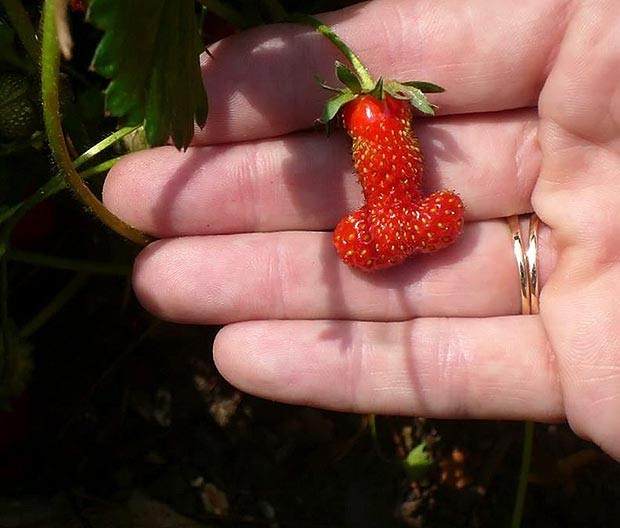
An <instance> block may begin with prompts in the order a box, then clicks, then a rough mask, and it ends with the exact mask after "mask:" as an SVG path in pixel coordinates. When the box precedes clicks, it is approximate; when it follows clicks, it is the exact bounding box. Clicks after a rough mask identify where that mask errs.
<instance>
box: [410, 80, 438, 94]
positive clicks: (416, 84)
mask: <svg viewBox="0 0 620 528" xmlns="http://www.w3.org/2000/svg"><path fill="white" fill-rule="evenodd" d="M400 84H403V85H405V86H411V87H413V88H417V89H418V90H420V91H421V92H424V93H442V92H445V91H446V89H445V88H442V87H441V86H439V85H437V84H433V83H430V82H426V81H407V82H404V83H400Z"/></svg>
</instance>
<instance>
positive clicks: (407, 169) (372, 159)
mask: <svg viewBox="0 0 620 528" xmlns="http://www.w3.org/2000/svg"><path fill="white" fill-rule="evenodd" d="M411 117H412V105H411V103H410V102H409V101H408V100H400V99H396V98H395V97H393V96H391V95H389V94H384V98H383V99H378V98H377V97H375V96H374V95H370V94H364V95H360V96H358V97H357V98H355V99H353V100H352V101H351V102H349V103H347V104H346V105H344V106H343V108H342V120H343V124H344V127H345V128H346V130H347V132H348V133H349V135H350V136H351V138H352V139H353V161H354V165H355V169H356V171H357V173H358V177H359V181H360V183H361V185H362V189H363V192H364V198H365V200H366V204H365V205H363V206H362V207H360V208H359V209H358V210H357V211H355V212H353V213H351V214H349V215H347V216H346V217H344V218H343V219H342V220H341V221H340V223H339V224H338V226H337V227H336V229H335V231H334V237H333V240H334V245H335V246H336V250H337V252H338V254H339V255H340V258H341V259H342V260H343V261H344V262H345V263H346V264H348V265H351V266H354V267H356V268H360V269H363V270H366V271H371V270H378V269H384V268H388V267H391V266H394V265H396V264H400V263H401V262H403V261H404V260H405V259H406V258H407V257H409V256H411V255H413V254H415V253H432V252H434V251H437V250H439V249H442V248H445V247H446V246H449V245H450V244H452V242H454V241H455V240H456V238H457V237H458V236H459V235H460V233H461V231H462V229H463V203H462V201H461V199H460V198H459V197H458V195H456V194H455V193H454V192H451V191H439V192H436V193H433V194H431V195H430V196H428V197H423V195H422V175H423V172H424V163H423V159H422V154H421V152H420V148H419V146H418V141H417V138H416V137H415V135H414V134H413V131H412V129H411Z"/></svg>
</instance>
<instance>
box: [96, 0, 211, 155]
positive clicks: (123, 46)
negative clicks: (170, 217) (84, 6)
mask: <svg viewBox="0 0 620 528" xmlns="http://www.w3.org/2000/svg"><path fill="white" fill-rule="evenodd" d="M88 18H89V19H90V21H91V22H92V23H93V24H94V25H95V26H97V27H99V28H101V29H103V30H104V31H105V34H104V36H103V39H102V40H101V42H100V44H99V47H98V48H97V51H96V52H95V57H94V60H93V66H94V68H95V70H96V71H97V72H98V73H100V74H101V75H103V76H105V77H107V78H109V79H111V82H110V84H109V86H108V88H107V90H106V105H107V109H108V111H109V112H110V113H111V114H112V115H114V116H117V117H122V118H124V121H125V124H127V125H137V124H140V123H141V122H142V121H144V123H145V130H146V136H147V139H148V142H149V143H150V144H151V145H160V144H163V143H165V142H166V141H167V139H168V138H169V137H171V138H172V141H173V142H174V144H175V146H176V147H177V148H187V146H188V145H189V144H190V141H191V139H192V136H193V134H194V122H196V123H197V124H198V125H199V126H200V127H203V126H204V125H205V122H206V119H207V112H208V102H207V96H206V93H205V91H204V87H203V85H202V77H201V72H200V62H199V55H200V52H201V51H202V44H201V42H200V38H199V33H198V27H197V21H196V15H195V11H194V2H193V0H93V2H92V3H91V5H90V8H89V11H88Z"/></svg>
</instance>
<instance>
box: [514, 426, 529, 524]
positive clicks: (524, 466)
mask: <svg viewBox="0 0 620 528" xmlns="http://www.w3.org/2000/svg"><path fill="white" fill-rule="evenodd" d="M533 443H534V422H532V421H527V422H525V426H524V435H523V452H522V455H521V469H520V471H519V484H518V485H517V494H516V497H515V507H514V511H513V513H512V522H511V523H510V527H511V528H520V526H521V521H522V519H523V509H524V507H525V496H526V494H527V480H528V476H529V474H530V464H531V462H532V445H533Z"/></svg>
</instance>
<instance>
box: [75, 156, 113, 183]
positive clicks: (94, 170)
mask: <svg viewBox="0 0 620 528" xmlns="http://www.w3.org/2000/svg"><path fill="white" fill-rule="evenodd" d="M122 159H123V156H118V157H116V158H112V159H109V160H107V161H104V162H102V163H99V164H98V165H95V166H93V167H89V168H88V169H84V170H83V171H82V172H80V177H81V178H82V179H83V180H85V179H87V178H90V177H91V176H94V175H95V174H101V173H102V172H107V171H109V170H110V169H111V168H112V167H114V165H116V164H117V163H118V162H119V161H121V160H122Z"/></svg>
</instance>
